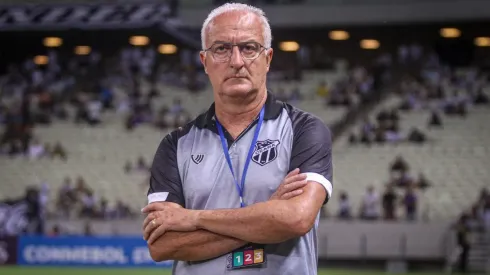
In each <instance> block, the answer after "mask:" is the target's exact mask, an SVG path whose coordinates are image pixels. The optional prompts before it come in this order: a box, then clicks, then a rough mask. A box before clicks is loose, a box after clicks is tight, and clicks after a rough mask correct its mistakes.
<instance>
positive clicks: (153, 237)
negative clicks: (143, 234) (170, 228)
mask: <svg viewBox="0 0 490 275" xmlns="http://www.w3.org/2000/svg"><path fill="white" fill-rule="evenodd" d="M165 232H166V227H165V226H164V225H163V224H162V225H160V226H159V227H157V228H156V229H155V230H153V232H151V234H150V236H149V238H148V244H153V243H154V242H155V241H156V240H157V239H158V238H160V236H162V235H163V234H165Z"/></svg>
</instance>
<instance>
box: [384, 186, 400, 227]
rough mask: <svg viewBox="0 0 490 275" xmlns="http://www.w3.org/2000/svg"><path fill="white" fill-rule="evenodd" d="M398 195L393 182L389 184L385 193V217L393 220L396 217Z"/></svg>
mask: <svg viewBox="0 0 490 275" xmlns="http://www.w3.org/2000/svg"><path fill="white" fill-rule="evenodd" d="M397 199H398V198H397V195H396V193H395V190H394V189H393V185H392V184H388V186H387V188H386V191H385V193H384V194H383V202H382V203H383V212H384V215H383V216H384V219H385V220H388V221H391V220H395V219H396V214H395V213H396V202H397Z"/></svg>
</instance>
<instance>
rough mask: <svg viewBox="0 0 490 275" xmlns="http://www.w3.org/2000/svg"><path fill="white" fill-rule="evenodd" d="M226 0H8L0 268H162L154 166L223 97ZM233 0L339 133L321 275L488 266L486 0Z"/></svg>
mask: <svg viewBox="0 0 490 275" xmlns="http://www.w3.org/2000/svg"><path fill="white" fill-rule="evenodd" d="M224 2H227V1H211V0H169V1H163V0H161V1H145V0H139V1H136V0H134V1H122V0H120V1H117V0H98V1H95V0H46V1H35V0H1V1H0V39H1V46H0V47H1V50H0V123H1V125H2V126H1V127H0V265H2V264H7V265H13V267H3V268H2V267H0V273H1V274H28V273H29V272H33V270H35V272H38V273H42V274H48V273H49V274H58V273H59V272H61V273H60V274H64V273H63V272H65V273H66V272H68V271H67V270H69V272H72V273H73V274H85V273H89V274H96V275H106V274H116V272H117V273H118V274H121V273H123V274H153V273H155V274H156V273H158V274H167V273H168V272H169V270H170V269H168V267H169V266H171V262H164V263H159V264H155V263H154V262H153V261H152V260H151V258H150V257H149V253H148V250H147V249H146V246H145V242H144V241H143V240H142V237H141V229H140V228H141V221H142V216H141V214H140V209H141V208H142V207H143V206H144V205H145V204H146V192H147V188H148V178H149V172H148V169H149V167H150V165H151V161H152V158H153V155H154V153H155V151H156V148H157V146H158V144H159V142H160V141H161V139H162V138H163V137H164V136H165V135H166V134H167V133H169V132H170V131H172V130H173V129H175V128H176V127H179V126H181V125H184V124H185V123H187V122H189V121H190V120H192V119H193V118H194V117H195V116H196V115H198V114H199V113H201V112H203V111H205V110H206V109H207V108H208V107H209V105H210V104H211V103H212V101H213V99H212V91H211V86H210V85H209V83H208V80H207V76H206V75H205V74H204V72H203V69H202V66H201V64H200V61H199V55H198V53H199V50H200V29H201V25H202V22H203V21H204V19H205V18H206V16H207V14H208V13H209V12H210V11H211V10H212V9H213V7H215V6H216V5H219V4H222V3H224ZM238 2H244V3H251V4H254V5H257V6H259V7H261V8H263V9H264V11H265V12H266V15H267V16H268V18H269V20H270V23H271V26H272V33H273V48H274V58H273V61H272V69H271V72H270V73H269V75H268V86H269V89H270V90H271V91H272V92H273V93H274V94H275V95H276V96H277V97H278V98H279V99H281V100H284V101H287V102H288V103H290V104H292V105H294V106H297V107H299V108H301V109H303V110H305V111H308V112H312V113H314V114H316V115H317V116H319V117H320V118H322V119H323V120H324V122H325V124H326V125H328V126H329V127H330V129H331V130H332V132H333V135H334V144H333V149H332V151H333V164H334V186H335V187H334V197H333V198H332V199H331V200H330V201H329V203H328V205H327V206H325V207H324V209H322V212H321V218H322V219H321V224H320V229H319V234H320V235H319V247H318V249H319V255H320V266H321V267H322V269H321V270H320V274H356V273H359V274H380V273H384V272H390V273H407V272H419V273H420V272H425V274H442V273H449V272H456V273H457V272H473V273H485V272H486V273H489V272H490V236H489V235H490V233H489V232H490V195H489V193H488V192H489V191H488V190H489V188H490V139H489V137H490V123H489V122H488V121H489V120H490V103H489V96H490V82H489V81H490V78H489V73H490V1H487V0H403V1H402V0H254V1H252V0H251V1H238ZM485 232H486V233H485ZM26 266H42V268H41V267H40V268H38V269H32V268H30V269H26V268H25V267H26ZM59 266H77V268H76V269H58V268H57V267H59ZM80 266H82V267H80ZM83 266H91V267H99V268H102V267H104V269H88V270H86V269H83ZM50 267H51V269H50ZM105 267H112V268H105ZM139 267H156V268H153V269H151V268H150V269H144V270H143V269H137V268H139ZM119 268H126V269H123V270H121V269H119ZM135 268H136V269H135ZM60 270H61V271H60ZM43 272H44V273H43ZM166 272H167V273H166ZM168 274H170V273H168Z"/></svg>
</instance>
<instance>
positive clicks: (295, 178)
mask: <svg viewBox="0 0 490 275" xmlns="http://www.w3.org/2000/svg"><path fill="white" fill-rule="evenodd" d="M305 179H306V175H305V174H297V175H294V176H291V177H289V178H287V179H285V180H284V182H283V184H284V185H288V184H290V183H293V182H296V181H302V180H305Z"/></svg>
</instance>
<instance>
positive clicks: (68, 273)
mask: <svg viewBox="0 0 490 275" xmlns="http://www.w3.org/2000/svg"><path fill="white" fill-rule="evenodd" d="M0 274H2V275H38V274H39V275H82V274H83V275H157V274H158V275H170V274H171V272H170V270H169V269H163V270H162V269H158V268H148V269H141V268H138V269H136V268H134V269H133V268H127V269H115V268H114V269H113V268H104V269H102V268H65V267H49V268H48V267H46V268H45V267H0ZM381 274H386V273H385V272H383V271H359V270H345V269H320V270H319V271H318V275H381ZM414 274H417V275H441V274H442V273H414Z"/></svg>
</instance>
